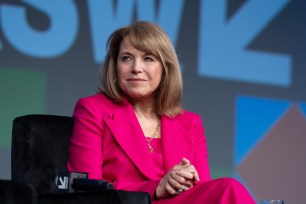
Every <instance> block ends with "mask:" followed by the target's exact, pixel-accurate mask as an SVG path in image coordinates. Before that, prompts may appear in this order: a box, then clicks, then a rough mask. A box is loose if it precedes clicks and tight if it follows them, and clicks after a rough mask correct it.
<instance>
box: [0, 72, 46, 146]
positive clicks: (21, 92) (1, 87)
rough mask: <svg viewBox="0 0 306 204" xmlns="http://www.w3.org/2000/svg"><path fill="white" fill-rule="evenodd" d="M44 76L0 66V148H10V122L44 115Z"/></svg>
mask: <svg viewBox="0 0 306 204" xmlns="http://www.w3.org/2000/svg"><path fill="white" fill-rule="evenodd" d="M45 89H46V75H45V74H44V73H43V72H38V71H28V70H24V69H23V70H18V69H16V68H9V67H1V66H0V147H10V146H11V134H12V121H13V119H14V118H15V117H17V116H21V115H26V114H40V113H44V104H45V101H44V100H45Z"/></svg>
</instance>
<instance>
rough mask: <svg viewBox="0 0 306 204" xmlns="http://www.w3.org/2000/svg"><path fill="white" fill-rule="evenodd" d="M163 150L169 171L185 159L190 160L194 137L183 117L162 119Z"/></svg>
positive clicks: (165, 163)
mask: <svg viewBox="0 0 306 204" xmlns="http://www.w3.org/2000/svg"><path fill="white" fill-rule="evenodd" d="M161 124H162V125H161V127H162V148H163V157H164V165H165V168H166V171H169V170H170V169H171V168H172V167H173V166H174V165H176V164H179V163H180V162H181V159H182V158H183V157H186V158H187V159H189V157H190V156H191V152H192V148H193V146H194V145H193V143H194V141H193V140H192V139H191V138H192V136H190V135H189V134H190V133H191V132H190V131H189V130H190V128H191V127H187V126H186V124H185V123H184V120H182V119H181V116H177V117H175V118H168V117H162V123H161Z"/></svg>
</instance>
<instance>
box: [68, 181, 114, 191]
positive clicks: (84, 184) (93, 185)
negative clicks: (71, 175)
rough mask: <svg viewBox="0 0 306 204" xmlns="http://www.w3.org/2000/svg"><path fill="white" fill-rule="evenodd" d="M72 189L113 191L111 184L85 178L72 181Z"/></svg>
mask: <svg viewBox="0 0 306 204" xmlns="http://www.w3.org/2000/svg"><path fill="white" fill-rule="evenodd" d="M71 186H72V188H73V189H74V190H76V191H87V190H97V189H114V186H113V184H112V183H109V182H107V181H104V180H95V179H87V178H75V179H73V183H72V185H71Z"/></svg>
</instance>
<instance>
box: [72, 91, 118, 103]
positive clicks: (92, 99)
mask: <svg viewBox="0 0 306 204" xmlns="http://www.w3.org/2000/svg"><path fill="white" fill-rule="evenodd" d="M78 103H82V104H83V103H84V104H88V103H89V104H91V105H93V104H97V105H99V104H106V105H110V104H112V103H113V102H112V101H111V100H109V99H108V98H107V97H106V96H105V95H104V94H102V93H99V94H96V95H92V96H87V97H84V98H80V99H79V100H78Z"/></svg>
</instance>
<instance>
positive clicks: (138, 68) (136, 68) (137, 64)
mask: <svg viewBox="0 0 306 204" xmlns="http://www.w3.org/2000/svg"><path fill="white" fill-rule="evenodd" d="M142 71H143V63H142V62H141V60H138V59H135V61H134V63H133V65H132V73H134V74H138V73H141V72H142Z"/></svg>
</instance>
